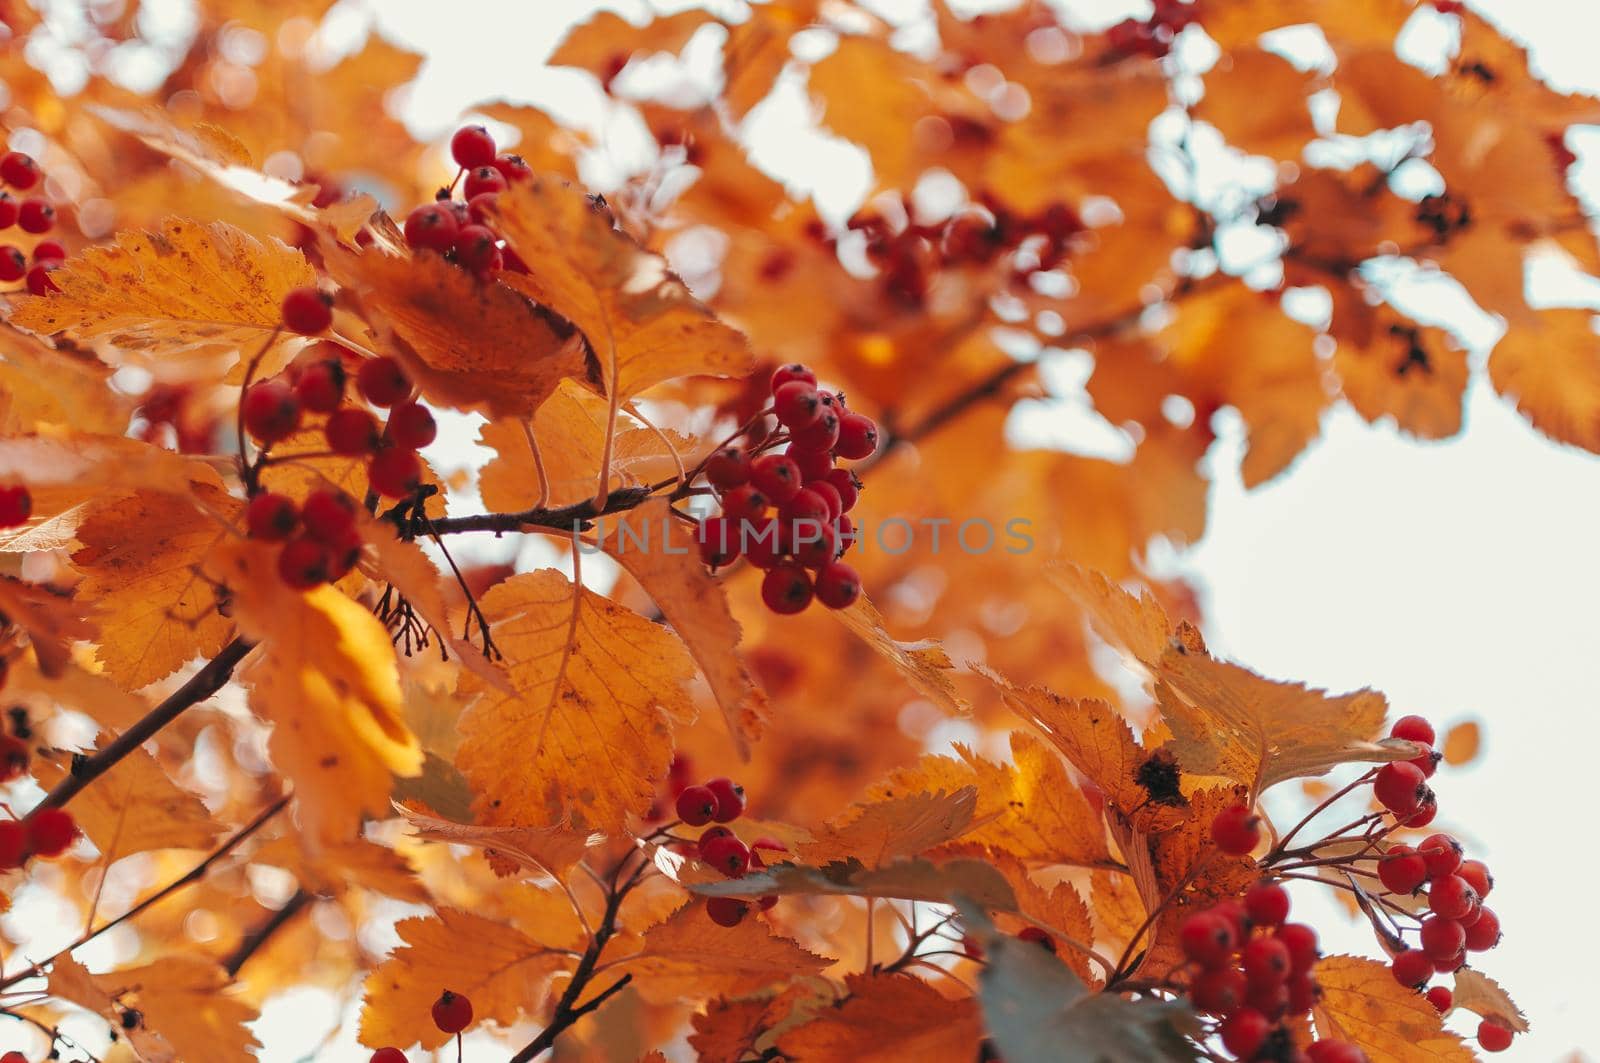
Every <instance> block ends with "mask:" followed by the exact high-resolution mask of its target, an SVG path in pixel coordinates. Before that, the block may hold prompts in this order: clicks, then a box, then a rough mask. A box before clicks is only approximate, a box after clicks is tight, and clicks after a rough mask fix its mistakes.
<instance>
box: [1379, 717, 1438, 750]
mask: <svg viewBox="0 0 1600 1063" xmlns="http://www.w3.org/2000/svg"><path fill="white" fill-rule="evenodd" d="M1389 736H1390V737H1391V738H1403V739H1405V740H1406V741H1407V742H1421V743H1422V744H1423V745H1425V746H1431V745H1433V743H1434V739H1435V738H1436V736H1435V734H1434V732H1433V724H1431V723H1429V722H1428V721H1427V720H1425V719H1423V718H1422V717H1421V716H1402V717H1400V718H1399V719H1398V720H1396V721H1395V722H1394V726H1393V727H1391V728H1389Z"/></svg>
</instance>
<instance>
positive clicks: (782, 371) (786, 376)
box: [772, 362, 817, 394]
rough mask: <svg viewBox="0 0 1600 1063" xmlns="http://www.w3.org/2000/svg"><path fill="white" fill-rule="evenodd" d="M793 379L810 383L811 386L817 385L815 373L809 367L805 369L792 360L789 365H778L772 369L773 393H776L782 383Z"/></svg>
mask: <svg viewBox="0 0 1600 1063" xmlns="http://www.w3.org/2000/svg"><path fill="white" fill-rule="evenodd" d="M795 380H799V381H802V382H804V383H807V384H810V385H811V386H812V387H816V386H817V374H815V373H813V372H812V371H811V370H810V369H807V368H806V367H805V366H803V365H801V364H800V363H799V362H793V363H791V364H789V365H780V366H779V367H778V368H777V369H775V370H774V371H773V373H772V392H773V394H777V391H778V389H779V388H781V387H783V385H785V384H787V383H790V382H791V381H795Z"/></svg>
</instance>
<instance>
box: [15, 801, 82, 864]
mask: <svg viewBox="0 0 1600 1063" xmlns="http://www.w3.org/2000/svg"><path fill="white" fill-rule="evenodd" d="M77 837H78V825H77V823H75V822H73V819H72V813H71V812H68V811H67V810H66V809H64V808H41V809H39V811H37V812H35V813H34V814H33V815H32V816H31V817H30V818H28V819H26V820H15V819H0V871H12V870H15V869H16V868H19V867H22V866H23V865H24V864H26V863H27V862H28V861H29V860H30V859H32V858H33V857H35V856H42V857H44V858H45V859H46V860H49V859H52V858H54V857H57V856H60V855H61V854H62V853H64V852H66V851H67V850H68V849H70V848H71V847H72V843H73V842H74V841H75V840H76V839H77Z"/></svg>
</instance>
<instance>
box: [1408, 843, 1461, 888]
mask: <svg viewBox="0 0 1600 1063" xmlns="http://www.w3.org/2000/svg"><path fill="white" fill-rule="evenodd" d="M1417 854H1418V855H1419V856H1421V857H1422V859H1423V860H1425V861H1426V862H1427V864H1428V877H1429V878H1442V877H1444V876H1445V875H1453V874H1455V872H1456V868H1458V867H1460V866H1461V843H1460V842H1458V841H1456V840H1455V839H1454V838H1452V837H1451V836H1450V835H1448V834H1430V835H1428V836H1427V837H1426V838H1424V839H1422V841H1421V842H1419V843H1418V844H1417Z"/></svg>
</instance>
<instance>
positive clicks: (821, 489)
mask: <svg viewBox="0 0 1600 1063" xmlns="http://www.w3.org/2000/svg"><path fill="white" fill-rule="evenodd" d="M835 471H837V470H835ZM805 490H807V491H815V492H816V493H817V494H818V495H819V496H820V497H821V498H822V500H823V501H824V502H826V503H827V504H828V523H830V524H831V523H833V522H834V521H837V520H838V519H839V518H840V517H842V516H844V500H843V499H841V498H840V497H839V492H838V491H837V490H835V489H834V486H833V484H831V483H829V482H828V480H827V478H826V477H824V478H823V479H820V480H817V481H816V482H815V483H809V484H806V486H805Z"/></svg>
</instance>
